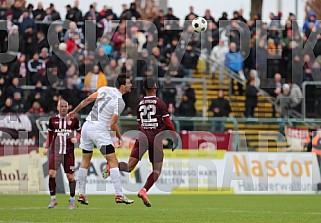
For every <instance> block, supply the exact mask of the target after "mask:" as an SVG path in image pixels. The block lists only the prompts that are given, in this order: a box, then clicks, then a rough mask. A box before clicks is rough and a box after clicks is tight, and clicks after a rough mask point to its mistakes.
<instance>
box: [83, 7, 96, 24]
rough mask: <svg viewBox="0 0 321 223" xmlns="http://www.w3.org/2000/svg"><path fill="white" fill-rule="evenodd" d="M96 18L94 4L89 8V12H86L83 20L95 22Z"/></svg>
mask: <svg viewBox="0 0 321 223" xmlns="http://www.w3.org/2000/svg"><path fill="white" fill-rule="evenodd" d="M97 18H98V12H97V11H96V7H95V4H91V5H90V6H89V11H88V12H86V14H85V16H84V19H85V21H86V20H95V21H96V20H97Z"/></svg>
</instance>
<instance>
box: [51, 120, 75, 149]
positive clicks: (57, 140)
mask: <svg viewBox="0 0 321 223" xmlns="http://www.w3.org/2000/svg"><path fill="white" fill-rule="evenodd" d="M75 131H77V133H79V134H80V125H79V120H78V119H77V118H70V117H68V119H66V117H64V118H61V117H60V115H55V116H52V117H50V119H49V128H48V134H49V136H52V137H50V139H49V141H50V142H49V146H50V145H51V153H56V154H67V153H73V152H74V148H75V147H74V144H73V143H72V142H71V139H72V138H74V137H76V134H75Z"/></svg>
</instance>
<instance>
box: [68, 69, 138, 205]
mask: <svg viewBox="0 0 321 223" xmlns="http://www.w3.org/2000/svg"><path fill="white" fill-rule="evenodd" d="M131 86H132V84H131V82H130V79H128V78H127V77H126V75H119V76H118V78H117V80H116V87H117V88H113V87H101V88H99V89H98V90H97V92H95V93H93V94H91V95H90V96H88V97H87V98H86V99H84V100H83V101H81V102H80V104H79V105H78V106H77V107H76V108H75V109H74V110H73V111H72V112H70V113H69V115H72V116H73V115H74V114H75V113H77V112H79V111H80V110H81V109H82V108H84V107H86V106H87V105H89V104H90V103H92V102H94V101H95V104H94V106H93V108H92V110H91V112H90V113H89V115H88V116H87V118H86V122H85V123H84V125H83V127H82V130H81V134H82V135H81V138H80V146H79V147H80V148H81V149H82V154H83V155H82V162H81V165H80V168H79V172H78V181H79V197H78V201H79V202H80V203H82V204H86V205H88V201H87V199H86V180H87V172H88V168H89V165H90V160H91V158H92V153H93V148H94V147H95V146H97V148H99V149H100V152H101V153H102V155H103V156H104V157H105V159H106V160H107V163H108V165H109V166H110V177H111V180H112V182H113V185H114V189H115V194H116V196H115V202H116V203H125V204H132V203H133V202H134V201H133V200H130V199H128V198H127V197H125V196H124V195H123V193H122V186H121V181H120V173H119V168H118V160H117V157H116V154H115V148H114V146H113V142H112V139H111V135H110V133H109V130H111V131H115V132H116V136H117V138H118V140H119V145H121V134H120V131H119V129H118V118H119V116H120V114H121V113H122V111H123V110H124V108H125V102H124V100H123V98H122V95H123V94H125V93H127V92H130V91H131Z"/></svg>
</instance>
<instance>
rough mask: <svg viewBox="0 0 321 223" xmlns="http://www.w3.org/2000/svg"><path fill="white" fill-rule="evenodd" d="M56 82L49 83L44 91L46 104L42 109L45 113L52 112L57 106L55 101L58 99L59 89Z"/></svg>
mask: <svg viewBox="0 0 321 223" xmlns="http://www.w3.org/2000/svg"><path fill="white" fill-rule="evenodd" d="M57 85H58V82H53V83H52V84H51V85H49V87H48V89H47V90H46V93H45V98H46V105H45V106H44V111H45V112H46V113H50V112H54V111H56V108H57V106H56V105H57V103H58V100H59V90H58V88H57Z"/></svg>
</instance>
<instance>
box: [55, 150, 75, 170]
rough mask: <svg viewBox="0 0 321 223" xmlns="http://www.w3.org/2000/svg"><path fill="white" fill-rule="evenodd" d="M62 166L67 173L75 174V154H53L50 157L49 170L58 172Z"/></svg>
mask: <svg viewBox="0 0 321 223" xmlns="http://www.w3.org/2000/svg"><path fill="white" fill-rule="evenodd" d="M60 164H62V166H63V167H64V171H65V173H73V172H74V167H75V155H74V153H67V154H56V153H51V154H50V156H49V170H58V169H59V167H60Z"/></svg>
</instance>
